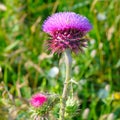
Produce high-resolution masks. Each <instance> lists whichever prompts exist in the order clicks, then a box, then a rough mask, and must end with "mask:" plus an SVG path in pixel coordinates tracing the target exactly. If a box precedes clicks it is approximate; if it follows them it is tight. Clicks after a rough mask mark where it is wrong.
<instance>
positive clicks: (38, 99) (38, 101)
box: [30, 93, 47, 108]
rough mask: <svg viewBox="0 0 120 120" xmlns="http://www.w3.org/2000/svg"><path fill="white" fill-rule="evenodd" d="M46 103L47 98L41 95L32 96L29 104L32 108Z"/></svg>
mask: <svg viewBox="0 0 120 120" xmlns="http://www.w3.org/2000/svg"><path fill="white" fill-rule="evenodd" d="M46 101H47V97H46V96H45V95H43V94H41V93H37V94H35V95H33V96H32V98H31V100H30V103H31V105H32V106H33V107H36V108H38V107H40V106H42V105H43V104H44V103H45V102H46Z"/></svg>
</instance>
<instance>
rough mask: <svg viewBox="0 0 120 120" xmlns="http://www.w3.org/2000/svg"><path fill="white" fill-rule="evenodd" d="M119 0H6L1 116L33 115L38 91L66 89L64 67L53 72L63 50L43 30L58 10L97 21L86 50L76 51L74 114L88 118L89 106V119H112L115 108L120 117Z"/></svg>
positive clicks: (1, 18)
mask: <svg viewBox="0 0 120 120" xmlns="http://www.w3.org/2000/svg"><path fill="white" fill-rule="evenodd" d="M119 6H120V2H119V0H1V1H0V120H4V119H5V120H7V118H8V117H11V119H12V118H13V119H17V120H23V119H24V120H26V119H27V118H28V119H29V115H28V114H27V113H26V110H27V109H28V106H29V105H28V100H29V98H30V97H31V95H32V94H33V93H35V92H38V91H40V92H48V93H50V92H54V93H56V94H61V92H62V88H63V81H64V80H63V78H64V76H63V75H64V72H63V71H62V72H59V74H57V75H56V76H55V77H50V75H49V73H50V70H51V69H52V68H53V67H55V66H56V67H58V68H59V60H60V56H57V55H54V56H52V55H49V51H47V50H46V47H45V44H46V43H45V41H46V40H48V39H49V38H48V37H47V35H46V34H45V33H44V32H43V31H42V23H43V21H44V20H45V19H46V18H47V17H48V16H49V15H51V14H53V13H55V12H59V11H74V12H76V13H78V14H82V15H84V16H86V17H87V18H89V20H90V21H91V23H92V25H93V30H92V31H91V32H90V33H89V34H88V36H87V37H88V38H89V39H90V40H89V44H88V48H87V49H85V53H84V54H79V55H75V54H73V61H74V62H73V66H72V68H73V73H72V76H73V81H72V82H73V91H74V93H75V94H74V97H77V99H78V100H79V101H80V106H79V108H80V111H79V115H77V116H75V117H74V118H73V119H75V120H83V115H82V114H83V113H84V111H85V110H86V108H88V109H89V114H88V116H87V120H102V119H108V118H109V116H110V113H113V114H114V118H115V120H119V119H120V81H119V80H120V53H119V50H120V35H119V34H120V27H119V26H120V22H119V21H120V15H119ZM46 53H47V54H46ZM60 61H62V60H60ZM60 65H61V64H60ZM61 69H62V68H61ZM101 92H103V93H101ZM104 92H105V93H104ZM101 95H102V96H104V97H101ZM13 101H15V102H13ZM13 103H14V104H13ZM6 109H7V110H6ZM56 109H57V108H56ZM15 111H16V112H15ZM53 112H54V113H55V114H56V115H55V116H57V117H58V113H57V112H55V111H53ZM2 114H4V116H2V117H4V118H2V117H1V115H2Z"/></svg>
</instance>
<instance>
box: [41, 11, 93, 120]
mask: <svg viewBox="0 0 120 120" xmlns="http://www.w3.org/2000/svg"><path fill="white" fill-rule="evenodd" d="M91 29H92V25H91V24H90V22H89V20H88V19H87V18H86V17H84V16H81V15H78V14H76V13H74V12H60V13H56V14H53V15H52V16H50V17H48V19H47V20H45V22H44V24H43V31H44V32H46V33H48V34H49V35H50V39H49V40H48V50H50V51H51V52H52V53H58V54H61V53H63V54H64V56H65V64H66V78H65V82H64V88H63V93H62V98H61V106H60V115H59V119H60V120H64V116H65V108H66V101H67V99H68V96H69V82H70V79H71V67H72V57H71V52H74V53H76V54H77V53H78V52H79V51H81V52H82V51H83V47H86V46H87V39H86V38H85V37H84V36H85V35H86V33H87V32H89V31H90V30H91Z"/></svg>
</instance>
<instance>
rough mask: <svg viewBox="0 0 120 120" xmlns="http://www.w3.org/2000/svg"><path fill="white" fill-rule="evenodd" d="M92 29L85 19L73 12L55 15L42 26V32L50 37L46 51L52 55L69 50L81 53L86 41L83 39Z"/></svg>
mask: <svg viewBox="0 0 120 120" xmlns="http://www.w3.org/2000/svg"><path fill="white" fill-rule="evenodd" d="M91 29H92V25H91V24H90V23H89V20H88V19H87V18H86V17H83V16H81V15H78V14H76V13H74V12H60V13H56V14H54V15H52V16H50V17H48V19H47V20H45V22H44V24H43V31H44V32H46V33H48V34H49V35H50V36H51V39H50V40H49V41H48V49H49V50H51V51H52V52H53V53H54V52H57V53H61V52H63V51H64V50H65V49H67V48H69V49H71V50H72V51H73V52H75V53H78V51H79V50H80V51H83V49H82V47H86V42H87V40H86V39H84V38H83V36H85V35H86V33H87V32H89V31H90V30H91Z"/></svg>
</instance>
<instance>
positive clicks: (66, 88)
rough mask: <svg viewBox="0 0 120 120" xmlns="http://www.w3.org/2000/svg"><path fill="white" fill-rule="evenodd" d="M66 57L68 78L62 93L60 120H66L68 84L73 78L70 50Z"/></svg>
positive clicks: (65, 53) (67, 50)
mask: <svg viewBox="0 0 120 120" xmlns="http://www.w3.org/2000/svg"><path fill="white" fill-rule="evenodd" d="M64 55H65V64H66V78H65V82H64V88H63V93H62V100H61V106H60V117H59V120H64V114H65V107H66V100H67V96H68V92H69V90H68V88H69V86H68V84H69V81H70V77H71V66H72V57H71V51H70V49H66V50H65V52H64Z"/></svg>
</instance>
